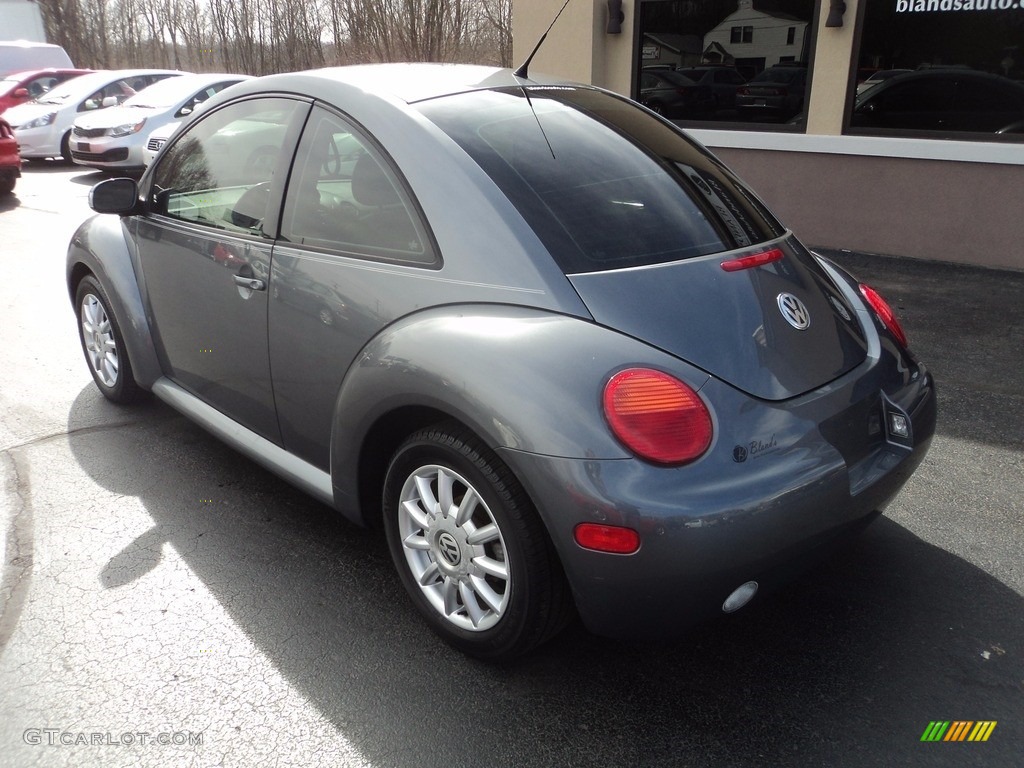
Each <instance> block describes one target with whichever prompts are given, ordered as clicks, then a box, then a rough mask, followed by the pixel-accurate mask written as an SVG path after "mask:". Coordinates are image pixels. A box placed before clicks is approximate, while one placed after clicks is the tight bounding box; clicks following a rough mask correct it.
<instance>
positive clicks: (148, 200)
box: [67, 65, 936, 659]
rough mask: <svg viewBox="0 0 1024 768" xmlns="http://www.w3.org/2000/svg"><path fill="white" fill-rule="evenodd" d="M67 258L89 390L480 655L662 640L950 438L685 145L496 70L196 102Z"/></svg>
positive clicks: (338, 78) (343, 81) (658, 122)
mask: <svg viewBox="0 0 1024 768" xmlns="http://www.w3.org/2000/svg"><path fill="white" fill-rule="evenodd" d="M90 202H91V205H92V207H93V209H94V210H96V211H97V212H99V213H101V214H119V216H111V215H100V216H95V217H93V218H91V219H90V220H88V221H87V222H85V223H84V224H83V225H82V226H81V228H80V229H79V230H78V232H77V233H76V234H75V236H74V238H73V240H72V242H71V245H70V249H69V252H68V261H67V280H68V288H69V291H70V294H71V298H72V300H73V302H74V306H75V312H76V315H77V319H78V324H79V329H80V332H81V339H82V346H83V348H84V351H85V357H86V360H87V361H88V364H89V369H90V371H91V372H92V375H93V377H94V379H95V381H96V384H97V386H98V387H99V389H100V390H101V391H102V393H103V394H104V395H105V396H106V397H107V398H109V399H110V400H113V401H114V402H118V403H127V402H130V401H132V400H135V399H136V398H137V397H138V396H140V395H141V394H142V393H144V392H146V391H149V392H152V393H153V394H155V395H156V396H157V397H158V398H160V399H161V400H163V401H165V402H166V403H168V404H170V405H171V406H172V407H173V408H176V409H177V410H179V411H181V412H182V413H184V414H185V415H187V416H188V417H190V418H192V419H194V420H195V421H196V422H198V423H199V424H201V425H203V426H204V427H205V428H206V429H208V430H210V431H211V432H212V433H214V434H215V435H217V436H218V437H220V438H221V439H223V440H225V441H227V442H228V443H230V444H231V445H232V446H234V447H235V448H236V449H238V450H239V451H241V452H242V453H244V454H245V455H247V456H249V457H250V458H252V459H253V460H255V461H257V462H259V463H261V464H262V465H264V466H265V467H267V468H268V469H270V470H272V471H274V472H276V473H277V474H279V475H280V476H282V477H284V478H286V479H287V480H289V481H290V482H292V483H294V484H296V485H297V486H299V487H301V488H303V489H304V490H306V491H308V492H309V493H310V494H311V495H313V496H314V497H316V498H317V499H319V500H320V501H322V502H324V503H326V504H329V505H330V506H332V507H334V508H336V509H337V510H338V511H340V512H341V513H342V514H343V515H345V516H346V517H347V518H349V519H351V520H353V521H355V522H357V523H360V524H364V525H370V526H380V527H381V528H382V529H383V531H384V532H385V535H386V537H387V541H388V544H389V547H390V550H391V554H392V556H393V558H394V561H395V565H396V567H397V569H398V572H399V574H400V577H401V580H402V582H403V584H404V585H405V588H406V589H407V591H408V593H409V595H410V597H411V599H412V602H413V603H414V604H415V605H416V607H417V609H418V610H419V611H420V613H421V614H422V615H423V617H424V618H425V619H426V621H427V623H429V624H430V625H431V626H432V627H433V629H434V630H435V631H437V632H438V633H439V634H440V635H441V636H442V637H444V638H445V639H446V640H447V641H448V642H450V643H451V644H453V645H454V646H456V647H458V648H460V649H462V650H463V651H465V652H467V653H470V654H473V655H476V656H479V657H483V658H489V659H500V658H507V657H510V656H514V655H516V654H520V653H523V652H525V651H527V650H528V649H530V648H532V647H534V646H536V645H537V644H538V643H541V642H543V641H544V640H546V639H548V638H550V637H551V636H552V635H553V634H555V633H556V632H557V631H558V630H559V629H560V628H562V627H563V626H564V625H565V623H566V622H567V621H568V620H569V619H570V618H571V617H572V616H573V615H574V614H578V615H579V616H580V617H581V618H582V620H583V622H584V624H585V625H586V626H587V627H588V628H590V629H591V630H592V631H594V632H597V633H600V634H604V635H608V636H617V637H639V636H644V635H647V636H650V635H658V636H667V635H669V634H671V633H673V632H677V631H679V630H680V629H681V628H684V627H686V626H687V625H689V624H692V623H694V622H696V621H699V620H702V619H706V618H708V617H709V616H713V615H716V614H719V615H720V614H722V613H723V612H724V613H731V612H733V611H736V610H738V609H739V608H741V607H742V606H743V605H745V604H746V603H747V602H748V601H749V600H750V599H751V598H752V597H753V596H754V595H755V593H757V592H759V591H760V592H762V593H763V592H764V590H765V588H768V587H771V586H773V585H774V584H776V583H778V582H779V581H780V580H781V579H783V578H785V577H786V575H787V574H790V573H792V572H793V571H794V570H796V569H797V567H799V566H800V565H802V564H804V563H805V562H808V561H810V560H812V559H813V558H814V557H816V556H817V557H820V553H821V552H823V551H826V550H827V547H828V545H830V544H832V543H834V542H836V541H839V540H840V539H842V538H843V537H845V536H847V535H849V534H852V533H853V532H855V531H857V530H859V529H861V528H862V527H863V526H864V525H866V524H867V523H868V522H870V521H871V520H872V519H873V518H874V517H875V516H876V515H878V514H879V512H880V511H881V510H882V509H883V508H884V507H885V506H886V504H887V503H888V502H889V500H890V499H891V498H892V497H893V495H894V494H895V493H896V492H897V491H898V490H899V489H900V487H901V486H902V485H903V483H904V482H905V481H906V480H907V478H908V477H909V476H910V474H911V473H912V472H913V470H914V469H915V467H917V465H918V464H919V463H920V462H921V460H922V458H923V456H924V454H925V452H926V451H927V448H928V445H929V442H930V440H931V437H932V434H933V432H934V429H935V413H936V406H935V402H936V399H935V390H934V385H933V381H932V377H931V375H930V374H929V372H928V371H927V370H926V369H925V367H924V366H923V365H921V364H920V363H919V362H918V361H917V360H916V359H915V358H914V357H913V355H912V354H911V353H910V351H909V350H908V348H907V341H906V337H905V335H904V333H903V330H902V329H901V327H900V325H899V322H898V320H897V319H896V317H895V315H894V314H893V312H892V310H891V309H890V308H889V306H888V305H887V304H886V302H885V301H884V300H883V299H882V298H881V297H880V296H879V295H878V294H877V293H876V292H875V291H874V290H872V289H871V288H869V287H868V286H865V285H862V284H859V283H858V282H857V281H856V280H855V279H854V278H852V277H851V276H850V275H848V274H847V273H845V272H844V271H843V270H842V269H840V268H839V267H838V266H837V265H835V264H833V263H830V262H829V261H828V260H826V259H824V258H822V257H820V256H818V255H816V254H813V253H811V252H810V251H808V250H807V249H806V248H805V247H804V246H803V245H801V244H800V242H799V241H798V240H797V239H796V238H795V237H794V236H793V234H792V233H791V232H789V231H788V230H787V229H786V228H785V227H784V226H782V225H781V224H780V223H779V222H778V221H777V220H776V219H775V218H774V216H773V215H772V214H771V213H770V212H769V211H768V210H767V209H766V208H765V206H764V205H763V204H762V203H761V202H760V201H759V200H758V198H757V197H755V196H754V194H753V193H751V192H750V191H749V190H748V189H747V188H746V187H745V186H744V185H743V184H742V183H741V182H740V181H739V180H738V179H737V178H736V177H735V176H734V175H733V174H732V173H731V172H730V171H729V170H727V169H726V168H725V167H723V166H722V164H721V163H720V162H719V161H718V160H716V159H715V158H714V157H713V156H711V155H710V154H709V153H708V152H707V151H706V150H705V149H703V148H702V147H701V146H700V145H698V144H696V143H695V142H693V141H692V140H690V139H688V138H687V137H686V136H685V134H683V133H682V132H681V131H680V130H678V129H677V128H676V127H674V126H673V125H671V124H670V123H668V122H666V121H664V120H662V119H661V118H659V117H658V116H656V115H654V114H653V113H651V112H649V111H647V110H646V109H644V108H643V107H640V106H638V105H636V104H635V103H633V102H630V101H628V100H627V99H624V98H621V97H619V96H616V95H614V94H611V93H608V92H605V91H602V90H599V89H596V88H592V87H588V86H582V85H576V84H571V83H564V82H550V81H542V80H539V79H536V78H531V79H526V78H521V77H518V76H516V75H515V74H514V73H512V72H510V71H507V70H501V69H491V68H483V67H470V66H454V65H451V66H446V65H380V66H365V67H352V68H343V69H325V70H320V71H315V72H304V73H294V74H284V75H273V76H269V77H264V78H259V79H255V80H252V81H249V82H246V83H243V84H240V85H236V86H234V87H232V88H230V89H227V90H226V91H224V92H222V93H221V94H219V95H217V96H215V97H213V98H212V99H210V100H209V102H207V106H206V108H205V109H204V110H203V111H202V113H201V114H198V115H195V116H193V117H192V118H190V122H189V123H187V124H186V125H185V126H184V127H183V129H182V130H180V131H179V132H177V133H176V134H175V136H174V137H173V139H172V140H171V141H170V142H169V143H168V144H167V146H166V147H165V148H164V149H163V150H162V151H161V153H160V155H159V156H158V157H157V159H156V160H155V162H154V163H153V164H152V165H151V166H150V167H149V169H148V170H147V171H146V173H145V175H144V176H143V177H142V178H141V180H140V181H138V182H136V181H134V180H131V179H111V180H108V181H104V182H101V183H99V184H98V185H96V186H95V187H94V188H93V190H92V193H91V195H90Z"/></svg>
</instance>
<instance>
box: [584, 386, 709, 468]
mask: <svg viewBox="0 0 1024 768" xmlns="http://www.w3.org/2000/svg"><path fill="white" fill-rule="evenodd" d="M604 414H605V418H606V419H607V420H608V424H609V426H610V427H611V430H612V433H613V434H614V435H615V437H617V438H618V439H619V440H620V441H621V442H622V443H623V444H624V445H625V446H626V447H627V448H629V449H630V450H631V451H633V452H634V453H635V454H637V455H638V456H639V457H641V458H643V459H646V460H647V461H650V462H653V463H655V464H664V465H668V466H679V465H682V464H687V463H689V462H691V461H694V460H695V459H697V458H699V457H700V456H701V455H702V454H703V453H704V452H705V451H706V450H707V449H708V446H710V445H711V438H712V435H713V432H714V430H713V427H712V424H711V414H710V413H709V412H708V409H707V406H706V405H704V401H703V400H701V399H700V396H699V395H698V394H697V393H696V392H695V391H694V390H693V389H692V388H691V387H689V386H687V385H686V384H684V383H683V382H681V381H679V380H678V379H676V378H673V377H672V376H669V375H668V374H666V373H662V372H661V371H654V370H650V369H647V368H630V369H628V370H625V371H620V372H619V373H617V374H615V375H614V376H612V378H611V379H610V380H609V381H608V383H607V384H606V385H605V388H604Z"/></svg>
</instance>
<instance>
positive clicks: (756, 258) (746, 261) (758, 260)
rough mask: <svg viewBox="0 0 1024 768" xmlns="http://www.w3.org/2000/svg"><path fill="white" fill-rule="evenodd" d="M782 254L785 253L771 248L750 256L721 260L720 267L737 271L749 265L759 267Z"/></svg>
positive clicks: (775, 259) (780, 256) (728, 270)
mask: <svg viewBox="0 0 1024 768" xmlns="http://www.w3.org/2000/svg"><path fill="white" fill-rule="evenodd" d="M784 256H785V254H784V253H783V252H782V251H780V250H779V249H778V248H772V249H771V250H770V251H763V252H762V253H754V254H751V255H750V256H742V257H740V258H738V259H730V260H729V261H723V262H722V269H724V270H725V271H726V272H739V271H740V270H741V269H750V268H751V267H760V266H761V265H762V264H771V263H772V262H773V261H778V260H779V259H781V258H783V257H784Z"/></svg>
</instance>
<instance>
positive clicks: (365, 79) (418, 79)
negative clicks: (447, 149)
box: [234, 63, 565, 104]
mask: <svg viewBox="0 0 1024 768" xmlns="http://www.w3.org/2000/svg"><path fill="white" fill-rule="evenodd" d="M318 83H319V86H320V88H321V89H323V90H324V91H330V90H333V89H332V86H333V85H335V84H337V85H339V86H350V87H355V88H357V89H359V90H361V91H364V92H366V93H373V94H378V95H381V96H384V95H388V96H391V97H392V98H394V99H397V100H400V101H404V102H406V103H407V104H413V103H415V102H417V101H425V100H427V99H433V98H438V97H441V96H449V95H452V94H456V93H464V92H466V91H475V90H486V89H493V88H512V87H516V86H524V85H525V86H529V85H553V84H564V83H565V81H563V80H557V79H552V78H549V77H546V76H543V75H541V76H532V75H531V77H530V78H529V79H523V78H519V77H516V75H515V74H514V73H513V72H512V70H510V69H504V68H501V67H488V66H481V65H476V64H410V63H402V64H360V65H355V66H349V67H328V68H325V69H313V70H307V71H305V72H290V73H286V74H280V75H266V76H264V77H258V78H255V79H254V80H250V81H248V82H246V83H244V84H241V85H239V86H236V88H235V91H234V93H236V94H237V93H239V92H240V91H239V90H238V89H239V88H245V89H248V90H251V91H252V92H254V93H255V92H266V91H268V90H275V89H280V90H282V91H289V90H292V89H298V90H300V91H303V92H305V91H308V89H310V88H314V87H316V85H317V84H318Z"/></svg>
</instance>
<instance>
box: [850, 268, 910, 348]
mask: <svg viewBox="0 0 1024 768" xmlns="http://www.w3.org/2000/svg"><path fill="white" fill-rule="evenodd" d="M860 292H861V295H862V296H863V297H864V298H865V299H866V300H867V302H868V304H869V305H870V306H871V308H872V309H873V310H875V314H876V315H878V319H879V320H881V321H882V325H884V326H885V327H886V328H887V329H888V331H889V333H891V334H892V335H893V336H895V337H896V341H898V342H899V343H900V346H901V347H903V348H904V349H907V348H909V346H910V345H909V344H908V343H907V334H906V332H905V331H904V330H903V326H902V325H900V321H899V318H897V317H896V313H895V312H893V309H892V307H890V306H889V303H888V302H887V301H886V300H885V299H883V298H882V297H881V295H880V294H879V293H878V291H876V290H875V289H874V288H872V287H871V286H870V285H864V284H863V283H861V284H860Z"/></svg>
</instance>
